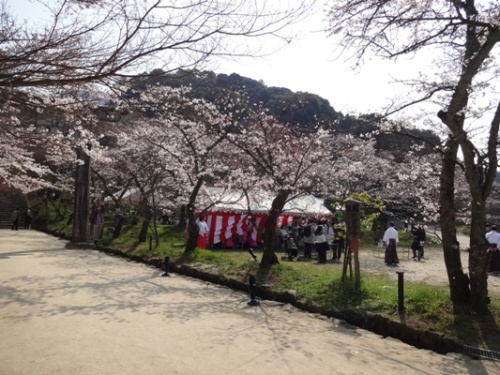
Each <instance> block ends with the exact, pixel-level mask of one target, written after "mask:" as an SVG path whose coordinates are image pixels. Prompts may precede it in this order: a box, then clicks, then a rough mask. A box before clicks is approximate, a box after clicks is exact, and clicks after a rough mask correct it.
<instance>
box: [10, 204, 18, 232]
mask: <svg viewBox="0 0 500 375" xmlns="http://www.w3.org/2000/svg"><path fill="white" fill-rule="evenodd" d="M19 216H20V213H19V208H16V209H15V210H14V212H13V213H12V216H11V220H12V228H11V229H12V230H18V229H19Z"/></svg>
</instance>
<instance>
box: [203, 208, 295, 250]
mask: <svg viewBox="0 0 500 375" xmlns="http://www.w3.org/2000/svg"><path fill="white" fill-rule="evenodd" d="M205 217H206V221H207V224H208V227H209V234H208V243H209V244H210V245H213V244H216V243H219V242H224V241H226V240H228V239H232V238H233V237H235V236H236V235H240V236H242V235H243V232H244V231H246V232H247V233H248V234H249V235H250V240H251V241H254V242H262V238H261V236H260V234H259V231H257V230H256V229H255V227H254V226H253V225H252V224H251V223H250V222H249V219H250V218H253V220H255V225H256V226H257V227H258V228H259V230H260V231H261V232H264V225H265V221H266V218H267V214H252V215H248V214H246V213H234V212H210V213H206V214H205ZM292 220H293V216H286V215H283V216H280V217H279V219H278V223H277V226H278V227H281V226H282V225H285V226H288V225H289V224H290V223H291V221H292Z"/></svg>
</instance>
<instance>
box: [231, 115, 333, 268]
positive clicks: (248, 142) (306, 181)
mask: <svg viewBox="0 0 500 375" xmlns="http://www.w3.org/2000/svg"><path fill="white" fill-rule="evenodd" d="M229 139H230V141H231V143H233V144H234V145H235V146H236V147H237V148H238V149H239V150H240V151H241V152H242V153H243V154H244V155H246V157H248V158H249V159H250V161H251V163H250V164H249V165H248V166H247V168H248V169H247V171H246V173H247V174H248V175H249V176H254V181H253V182H252V183H253V188H254V189H260V190H263V191H267V192H270V193H272V194H275V196H274V199H273V201H272V205H271V207H270V209H269V214H268V216H267V218H266V222H265V227H264V238H263V239H264V253H263V256H262V260H261V263H260V270H261V271H262V272H265V271H266V270H269V269H270V268H271V266H272V265H273V264H275V263H277V262H278V260H277V257H276V254H275V252H274V244H275V236H276V225H277V220H278V217H279V215H280V214H281V213H282V212H283V208H284V207H285V204H286V203H287V202H288V201H289V200H291V199H293V198H295V197H298V196H300V195H303V194H305V193H307V192H309V193H322V194H323V195H325V194H326V191H327V190H328V183H329V181H332V179H331V178H330V177H331V176H332V173H333V168H332V164H333V163H332V162H331V159H330V157H329V150H330V149H331V148H332V137H331V135H330V132H329V131H328V130H323V129H321V128H316V129H315V130H314V131H311V132H309V133H303V132H298V131H295V130H293V128H291V127H287V126H285V125H283V124H280V123H279V122H278V121H277V120H276V119H275V118H273V117H272V116H269V115H268V114H267V113H266V112H265V111H264V110H262V109H260V108H257V110H256V111H255V112H254V113H253V114H252V116H251V117H250V119H249V120H248V122H246V123H242V124H241V126H240V128H239V131H238V132H236V133H231V134H230V135H229Z"/></svg>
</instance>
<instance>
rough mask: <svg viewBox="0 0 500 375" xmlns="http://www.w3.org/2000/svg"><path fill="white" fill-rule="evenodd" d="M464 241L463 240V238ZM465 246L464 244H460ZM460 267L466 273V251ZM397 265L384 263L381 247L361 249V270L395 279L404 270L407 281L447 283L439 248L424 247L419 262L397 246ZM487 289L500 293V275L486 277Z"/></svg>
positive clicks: (434, 283)
mask: <svg viewBox="0 0 500 375" xmlns="http://www.w3.org/2000/svg"><path fill="white" fill-rule="evenodd" d="M464 241H465V240H464ZM462 248H466V246H462ZM460 254H461V257H462V267H463V269H464V272H466V273H468V252H467V251H461V253H460ZM398 256H399V261H400V263H399V265H398V266H396V267H391V266H387V265H386V264H385V263H384V251H383V249H380V248H377V249H371V250H369V249H368V250H362V251H361V252H360V267H361V270H365V271H371V272H381V273H382V272H383V273H386V274H387V275H388V276H390V277H391V278H393V279H395V280H397V278H398V274H397V272H404V279H405V280H408V281H422V282H425V283H428V284H433V285H448V275H447V273H446V266H445V264H444V255H443V250H442V249H441V248H429V249H425V253H424V259H422V260H421V261H420V262H419V261H415V260H414V259H412V256H413V254H412V252H411V250H408V249H407V248H405V247H402V246H400V247H399V248H398ZM488 290H489V292H490V293H493V294H498V295H500V277H499V276H492V275H490V276H489V277H488Z"/></svg>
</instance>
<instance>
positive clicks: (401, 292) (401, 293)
mask: <svg viewBox="0 0 500 375" xmlns="http://www.w3.org/2000/svg"><path fill="white" fill-rule="evenodd" d="M396 273H397V274H398V312H399V313H402V312H404V311H405V289H404V284H405V282H404V272H402V271H401V272H396Z"/></svg>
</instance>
